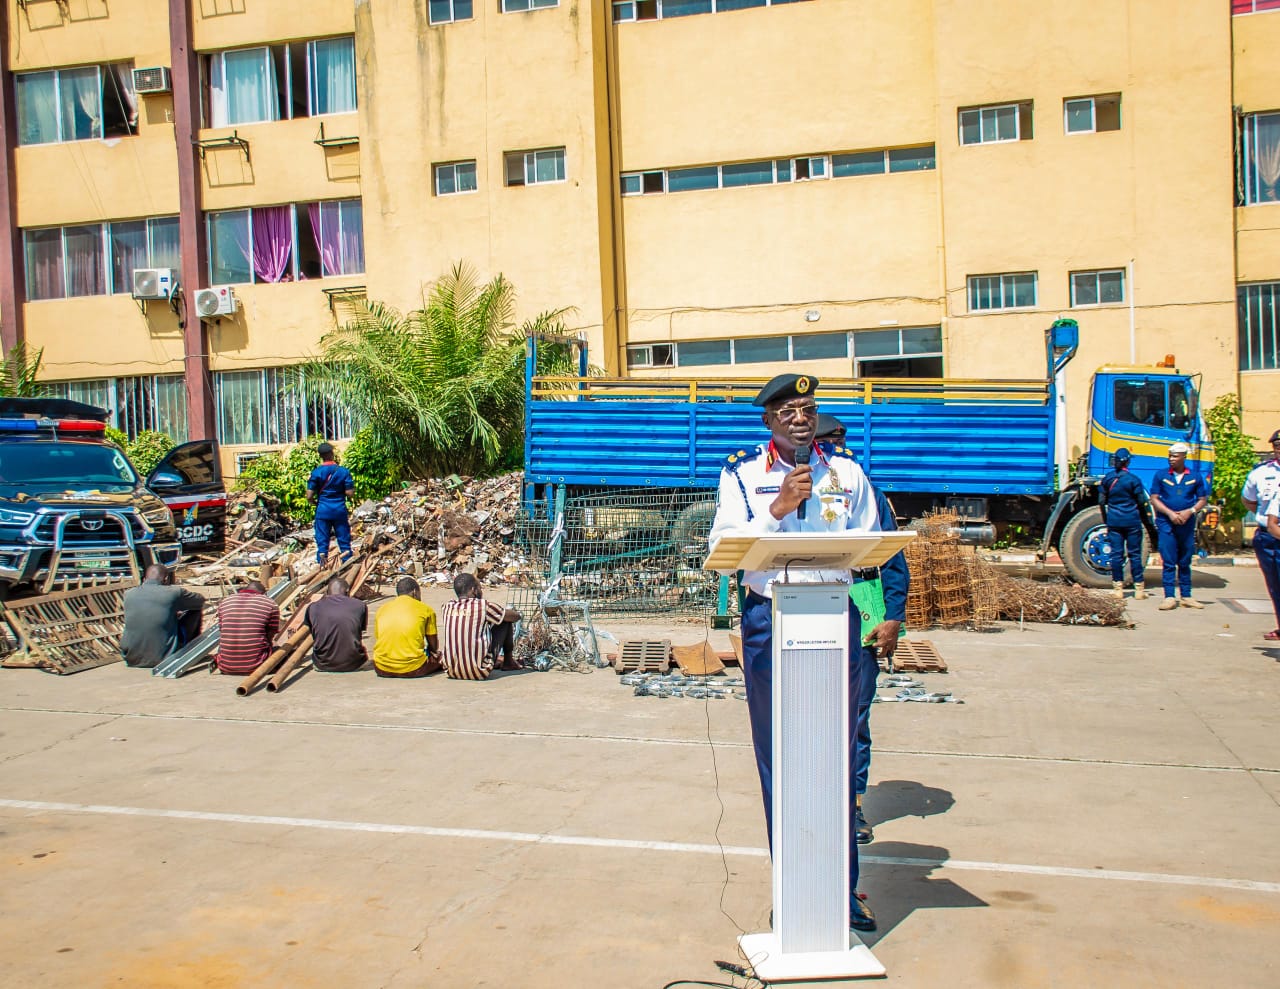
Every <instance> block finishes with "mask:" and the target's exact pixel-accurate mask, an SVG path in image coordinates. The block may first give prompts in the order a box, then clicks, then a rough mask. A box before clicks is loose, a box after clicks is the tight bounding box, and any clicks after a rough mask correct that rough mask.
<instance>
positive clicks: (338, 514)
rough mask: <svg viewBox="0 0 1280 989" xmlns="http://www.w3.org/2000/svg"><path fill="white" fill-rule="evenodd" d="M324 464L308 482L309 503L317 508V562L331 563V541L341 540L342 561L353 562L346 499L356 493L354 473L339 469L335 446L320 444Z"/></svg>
mask: <svg viewBox="0 0 1280 989" xmlns="http://www.w3.org/2000/svg"><path fill="white" fill-rule="evenodd" d="M316 449H317V452H318V453H319V454H320V460H321V461H322V463H321V464H320V466H319V467H317V468H316V469H315V470H313V471H312V472H311V477H310V478H309V479H308V480H307V501H309V502H311V503H312V504H313V505H315V506H316V528H315V532H316V562H317V563H319V564H320V566H324V565H325V564H326V563H328V562H329V540H330V539H331V538H332V537H333V536H335V535H336V536H337V537H338V550H339V552H341V553H342V559H343V561H344V562H345V561H347V560H349V559H351V521H350V519H348V518H347V499H348V498H351V497H353V496H354V495H355V493H356V482H355V478H353V477H352V476H351V471H349V470H347V469H346V468H345V467H340V466H338V461H337V458H336V457H335V456H334V454H333V445H332V444H330V443H321V444H320V446H319V447H317V448H316Z"/></svg>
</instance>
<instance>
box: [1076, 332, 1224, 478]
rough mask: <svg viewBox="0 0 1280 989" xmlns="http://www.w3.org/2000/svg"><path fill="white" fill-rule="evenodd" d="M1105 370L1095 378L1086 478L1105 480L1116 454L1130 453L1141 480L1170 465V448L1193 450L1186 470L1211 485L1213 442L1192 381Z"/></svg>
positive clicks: (1173, 371)
mask: <svg viewBox="0 0 1280 989" xmlns="http://www.w3.org/2000/svg"><path fill="white" fill-rule="evenodd" d="M1172 365H1173V360H1172V358H1168V359H1166V361H1165V362H1164V363H1162V364H1159V365H1156V366H1155V367H1149V366H1148V367H1139V366H1128V365H1114V364H1109V365H1105V366H1104V367H1101V368H1099V369H1098V371H1097V373H1096V374H1094V376H1093V389H1092V395H1091V396H1090V402H1089V408H1090V416H1089V453H1088V461H1087V469H1086V471H1085V473H1086V474H1087V475H1088V476H1089V477H1098V478H1100V477H1104V476H1105V475H1106V474H1107V472H1108V471H1110V470H1111V458H1112V456H1113V455H1114V454H1115V452H1116V450H1118V449H1120V448H1121V447H1124V448H1126V449H1127V450H1128V451H1129V453H1130V454H1132V457H1133V459H1132V460H1131V461H1130V463H1129V469H1130V470H1131V471H1133V472H1134V473H1135V474H1137V475H1138V477H1140V478H1142V482H1143V484H1147V483H1148V482H1149V481H1150V480H1151V475H1152V474H1154V473H1155V472H1156V471H1157V470H1160V469H1161V468H1163V467H1166V466H1167V465H1168V463H1169V460H1168V455H1169V446H1170V444H1173V443H1176V442H1178V441H1179V440H1180V441H1182V442H1183V443H1186V444H1187V445H1188V446H1189V447H1191V452H1190V453H1188V454H1187V466H1188V467H1190V468H1191V469H1192V470H1198V471H1199V472H1200V473H1201V474H1203V475H1204V477H1205V479H1206V480H1209V481H1212V474H1213V462H1214V458H1213V442H1212V440H1211V438H1210V436H1209V432H1208V430H1207V429H1206V428H1205V426H1204V422H1203V420H1202V419H1201V418H1200V396H1199V392H1198V390H1197V388H1196V383H1195V381H1194V379H1193V378H1192V376H1191V375H1188V374H1183V373H1181V372H1180V371H1179V370H1178V369H1177V368H1176V367H1174V366H1172Z"/></svg>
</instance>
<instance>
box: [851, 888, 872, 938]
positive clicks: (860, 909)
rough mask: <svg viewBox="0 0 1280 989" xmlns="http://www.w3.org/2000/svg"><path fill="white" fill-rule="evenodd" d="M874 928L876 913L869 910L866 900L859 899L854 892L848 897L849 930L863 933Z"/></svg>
mask: <svg viewBox="0 0 1280 989" xmlns="http://www.w3.org/2000/svg"><path fill="white" fill-rule="evenodd" d="M875 929H876V915H875V914H873V913H872V912H871V908H870V907H869V906H867V904H866V901H865V900H862V899H859V898H858V895H857V894H856V893H855V894H854V895H853V896H851V897H850V898H849V930H851V931H862V932H864V933H866V932H870V931H874V930H875Z"/></svg>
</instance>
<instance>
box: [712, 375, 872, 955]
mask: <svg viewBox="0 0 1280 989" xmlns="http://www.w3.org/2000/svg"><path fill="white" fill-rule="evenodd" d="M817 387H818V379H817V378H815V377H813V376H812V375H804V374H780V375H778V376H777V377H776V378H773V379H772V380H771V381H769V382H768V383H767V384H766V385H765V386H764V387H763V388H762V389H760V393H759V394H758V395H757V396H756V398H755V404H756V405H758V406H763V407H764V410H765V411H764V415H763V417H762V419H763V421H764V424H765V426H766V427H767V428H768V429H769V431H770V432H771V433H772V439H770V441H769V442H768V443H767V444H761V445H760V446H758V447H756V448H755V449H752V450H742V451H739V452H738V453H735V454H733V455H732V456H731V457H729V459H728V461H727V462H726V463H725V466H724V469H723V470H722V471H721V472H720V490H719V494H718V496H717V503H716V516H715V521H714V522H713V523H712V526H711V536H710V543H711V549H712V551H714V550H715V548H716V545H717V544H718V543H719V542H720V540H721V539H722V538H724V537H725V536H760V535H765V534H767V533H770V532H841V531H844V530H846V529H862V530H874V529H875V528H876V526H877V522H878V514H877V510H876V497H875V491H874V490H873V489H872V487H871V483H870V482H869V481H868V480H867V478H866V475H865V474H863V472H862V468H861V467H859V466H858V464H857V462H856V461H855V460H854V458H853V455H852V454H850V453H849V452H848V451H847V450H843V448H841V449H840V450H836V449H834V448H833V449H831V450H830V452H828V451H827V450H825V449H823V448H822V447H818V448H817V449H815V450H813V451H812V462H811V463H808V464H804V465H800V466H797V465H796V462H795V461H796V450H797V448H801V449H810V448H812V445H813V441H814V437H815V435H816V428H817V423H818V406H817V403H816V402H815V400H814V391H815V390H816V389H817ZM802 503H803V504H804V505H805V517H804V518H803V519H801V518H799V517H798V515H797V513H796V509H798V508H799V507H800V505H801V504H802ZM779 576H780V572H778V571H746V572H744V573H743V575H742V581H743V583H744V584H745V586H746V587H747V595H746V603H745V606H744V608H743V612H742V672H743V676H744V677H745V679H746V685H747V707H748V711H749V714H750V718H751V737H752V741H753V743H754V746H755V754H756V768H757V769H758V770H759V773H760V789H761V793H762V795H763V797H764V811H765V823H766V825H767V827H768V829H769V843H770V847H772V845H773V819H772V810H773V800H772V768H771V767H772V761H773V726H772V717H773V696H772V695H773V601H772V599H771V598H772V594H773V582H774V580H775V579H777V578H778V577H779ZM789 579H790V580H791V581H793V582H795V581H823V582H835V581H849V580H850V579H851V575H850V572H849V571H848V570H836V571H829V570H798V571H794V572H792V573H791V574H790V577H789ZM860 626H861V621H860V617H859V614H858V610H857V609H856V608H850V609H849V643H850V646H851V647H852V648H851V649H850V677H849V703H850V710H851V711H856V710H857V703H858V698H859V690H860V687H859V682H858V677H857V675H856V673H857V670H856V667H857V664H858V662H859V656H858V649H857V643H858V642H860V641H861V637H860V636H859V629H860ZM891 626H892V623H890V622H885V623H884V624H883V625H881V626H879V627H878V628H877V629H876V644H877V646H878V648H880V649H881V650H885V651H888V650H891V649H892V648H893V645H894V644H896V642H897V630H896V629H893V628H891ZM849 728H850V732H849V734H850V738H849V750H850V753H853V751H854V749H855V740H856V720H855V719H853V718H850V719H849ZM855 772H856V760H855V759H852V758H851V759H850V776H851V777H852V776H853V775H854V774H855ZM850 782H851V783H852V782H853V780H852V779H851V780H850ZM852 817H853V815H852V814H851V815H850V818H851V819H852ZM857 888H858V846H857V841H856V836H855V834H854V831H853V829H852V828H850V834H849V893H850V896H849V899H850V903H849V916H850V926H851V927H853V928H854V929H855V930H859V931H874V930H875V929H876V921H875V916H874V915H873V914H872V912H871V910H870V908H869V907H867V906H866V904H865V903H863V902H862V900H861V899H859V897H858V896H857V894H856V892H855V891H856V890H857Z"/></svg>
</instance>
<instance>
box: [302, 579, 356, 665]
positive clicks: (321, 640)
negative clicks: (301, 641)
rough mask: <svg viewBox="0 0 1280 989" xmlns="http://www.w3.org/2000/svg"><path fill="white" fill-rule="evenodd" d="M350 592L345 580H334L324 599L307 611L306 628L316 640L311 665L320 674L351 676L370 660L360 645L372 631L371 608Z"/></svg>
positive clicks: (331, 581)
mask: <svg viewBox="0 0 1280 989" xmlns="http://www.w3.org/2000/svg"><path fill="white" fill-rule="evenodd" d="M350 592H351V588H350V587H349V586H348V585H347V582H346V581H345V580H343V579H342V578H341V577H334V578H333V579H332V580H330V581H329V584H328V586H327V587H326V588H325V595H324V597H322V598H321V599H320V600H319V601H317V602H315V604H313V605H311V606H310V607H308V608H307V617H306V623H307V628H309V629H311V637H312V638H313V639H314V640H315V645H314V646H313V648H312V654H311V661H312V663H313V665H314V666H315V668H316V669H317V670H319V671H320V672H321V673H352V672H354V671H356V670H358V669H360V667H362V666H364V664H365V661H366V660H367V659H368V658H369V656H368V654H367V653H366V652H365V650H364V643H363V642H361V641H360V639H361V636H363V635H364V632H365V629H367V628H368V627H369V606H368V605H367V604H365V603H364V602H363V601H359V600H357V599H355V598H353V597H351V596H350Z"/></svg>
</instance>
